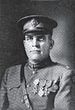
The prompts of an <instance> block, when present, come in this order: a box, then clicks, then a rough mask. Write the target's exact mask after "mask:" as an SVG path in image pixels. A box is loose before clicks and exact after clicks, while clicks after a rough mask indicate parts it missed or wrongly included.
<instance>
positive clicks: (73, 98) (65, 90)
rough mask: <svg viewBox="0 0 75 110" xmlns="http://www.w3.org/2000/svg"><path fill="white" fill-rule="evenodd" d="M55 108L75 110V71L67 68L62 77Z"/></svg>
mask: <svg viewBox="0 0 75 110" xmlns="http://www.w3.org/2000/svg"><path fill="white" fill-rule="evenodd" d="M54 106H55V109H54V110H75V72H74V71H71V70H67V71H66V72H65V73H63V75H62V77H61V79H60V85H59V90H58V92H57V95H56V97H55V102H54Z"/></svg>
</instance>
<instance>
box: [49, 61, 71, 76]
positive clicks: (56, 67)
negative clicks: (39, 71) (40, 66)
mask: <svg viewBox="0 0 75 110" xmlns="http://www.w3.org/2000/svg"><path fill="white" fill-rule="evenodd" d="M72 71H73V70H72V69H71V68H70V67H69V66H68V65H65V64H60V63H54V64H53V65H52V66H51V67H49V73H50V74H49V75H51V74H52V76H53V77H59V76H61V77H62V76H67V75H70V74H73V73H72Z"/></svg>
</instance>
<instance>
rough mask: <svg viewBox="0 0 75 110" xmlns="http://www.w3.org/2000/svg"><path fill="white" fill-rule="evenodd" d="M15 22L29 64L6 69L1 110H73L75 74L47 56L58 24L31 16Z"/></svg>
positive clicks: (0, 92)
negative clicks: (21, 35)
mask: <svg viewBox="0 0 75 110" xmlns="http://www.w3.org/2000/svg"><path fill="white" fill-rule="evenodd" d="M17 23H18V26H19V28H20V29H21V30H22V32H23V37H24V40H23V44H24V48H25V51H26V54H27V57H28V61H27V63H26V64H22V65H16V66H13V67H10V68H8V69H7V70H6V73H5V76H4V78H3V81H2V86H1V91H0V94H1V96H0V110H75V93H74V92H75V91H74V90H75V85H74V82H75V74H74V72H73V71H72V70H70V68H69V67H67V66H64V65H62V64H59V63H55V62H52V61H51V58H50V55H49V54H50V50H51V49H52V47H53V44H54V41H53V40H52V34H53V29H54V28H55V27H56V26H57V22H56V21H54V20H53V19H50V18H48V17H45V16H42V15H30V16H26V17H23V18H21V19H20V20H19V21H18V22H17Z"/></svg>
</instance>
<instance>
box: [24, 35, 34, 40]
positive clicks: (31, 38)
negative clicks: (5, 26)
mask: <svg viewBox="0 0 75 110" xmlns="http://www.w3.org/2000/svg"><path fill="white" fill-rule="evenodd" d="M25 39H26V40H33V36H31V35H27V36H25Z"/></svg>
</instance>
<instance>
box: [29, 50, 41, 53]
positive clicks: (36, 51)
mask: <svg viewBox="0 0 75 110" xmlns="http://www.w3.org/2000/svg"><path fill="white" fill-rule="evenodd" d="M30 52H34V53H39V52H41V51H40V50H32V51H30Z"/></svg>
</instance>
